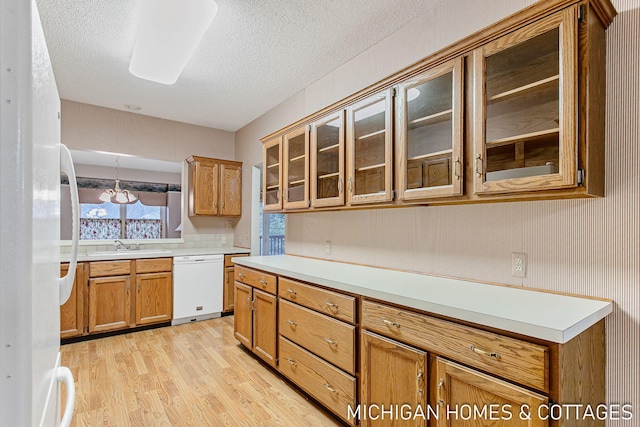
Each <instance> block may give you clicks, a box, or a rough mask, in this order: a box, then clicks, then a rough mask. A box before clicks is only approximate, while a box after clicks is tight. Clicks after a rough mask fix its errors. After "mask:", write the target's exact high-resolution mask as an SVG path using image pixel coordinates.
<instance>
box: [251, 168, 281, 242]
mask: <svg viewBox="0 0 640 427" xmlns="http://www.w3.org/2000/svg"><path fill="white" fill-rule="evenodd" d="M252 178H253V179H252V182H253V183H254V184H253V186H252V199H253V200H252V201H253V206H257V207H258V208H257V209H255V210H252V215H251V234H252V238H251V249H252V250H251V254H252V255H284V252H285V249H284V245H285V228H286V227H285V216H284V214H282V213H269V212H263V211H262V165H256V166H254V167H253V171H252Z"/></svg>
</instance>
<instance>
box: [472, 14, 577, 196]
mask: <svg viewBox="0 0 640 427" xmlns="http://www.w3.org/2000/svg"><path fill="white" fill-rule="evenodd" d="M576 10H577V7H570V8H567V9H564V10H562V11H560V12H557V13H555V14H553V15H551V16H549V17H547V18H545V19H542V20H540V21H538V22H535V23H533V24H531V25H529V26H527V27H524V28H522V29H520V30H517V31H514V32H512V33H510V34H507V35H506V36H503V37H501V38H499V39H497V40H495V41H492V42H490V43H488V44H486V45H484V46H482V47H480V48H478V49H476V50H475V52H474V53H473V58H474V79H475V88H474V89H475V100H476V102H477V104H476V105H474V115H475V117H474V122H473V125H474V153H475V154H474V176H475V179H474V191H475V193H477V194H484V193H508V192H521V191H534V190H545V189H559V188H566V187H576V186H577V185H578V177H577V174H578V172H577V155H578V153H577V151H578V150H577V148H578V147H577V146H576V132H577V122H576V120H575V118H576V112H577V105H578V102H577V99H578V98H577V91H576V81H577V72H578V70H577V55H578V49H577V36H578V31H577V19H576V15H577V13H576Z"/></svg>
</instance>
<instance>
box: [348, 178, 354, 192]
mask: <svg viewBox="0 0 640 427" xmlns="http://www.w3.org/2000/svg"><path fill="white" fill-rule="evenodd" d="M347 190H349V193H353V180H352V179H351V178H349V181H347Z"/></svg>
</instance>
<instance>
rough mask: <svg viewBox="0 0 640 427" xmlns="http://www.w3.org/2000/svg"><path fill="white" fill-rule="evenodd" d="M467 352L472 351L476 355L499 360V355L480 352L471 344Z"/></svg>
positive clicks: (480, 350)
mask: <svg viewBox="0 0 640 427" xmlns="http://www.w3.org/2000/svg"><path fill="white" fill-rule="evenodd" d="M469 350H471V351H474V352H476V353H478V354H482V355H483V356H488V357H493V358H494V359H500V354H498V353H496V352H491V351H486V350H482V349H480V348H477V347H476V346H474V345H473V344H471V345H470V346H469Z"/></svg>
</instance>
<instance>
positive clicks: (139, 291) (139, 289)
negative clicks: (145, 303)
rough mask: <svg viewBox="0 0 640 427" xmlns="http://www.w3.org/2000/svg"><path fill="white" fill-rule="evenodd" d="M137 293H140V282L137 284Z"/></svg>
mask: <svg viewBox="0 0 640 427" xmlns="http://www.w3.org/2000/svg"><path fill="white" fill-rule="evenodd" d="M138 293H140V282H138Z"/></svg>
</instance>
